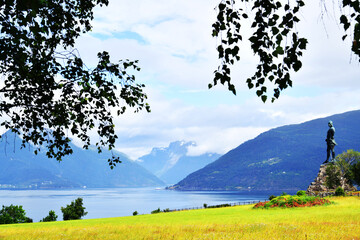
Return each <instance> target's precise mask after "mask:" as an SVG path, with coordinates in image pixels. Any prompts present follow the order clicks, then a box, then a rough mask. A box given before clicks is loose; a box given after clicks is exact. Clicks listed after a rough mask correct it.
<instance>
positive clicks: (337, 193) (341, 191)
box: [335, 187, 345, 196]
mask: <svg viewBox="0 0 360 240" xmlns="http://www.w3.org/2000/svg"><path fill="white" fill-rule="evenodd" d="M335 196H345V191H344V189H343V188H342V187H338V188H336V190H335Z"/></svg>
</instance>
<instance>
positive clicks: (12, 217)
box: [0, 204, 32, 224]
mask: <svg viewBox="0 0 360 240" xmlns="http://www.w3.org/2000/svg"><path fill="white" fill-rule="evenodd" d="M28 222H32V219H31V218H28V217H26V213H25V210H24V209H23V208H22V206H17V205H12V204H11V205H10V206H4V205H3V206H2V209H1V210H0V224H12V223H28Z"/></svg>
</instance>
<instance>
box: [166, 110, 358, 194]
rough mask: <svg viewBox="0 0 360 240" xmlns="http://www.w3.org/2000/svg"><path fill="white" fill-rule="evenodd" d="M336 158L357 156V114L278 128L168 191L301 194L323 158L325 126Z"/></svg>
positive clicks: (354, 112)
mask: <svg viewBox="0 0 360 240" xmlns="http://www.w3.org/2000/svg"><path fill="white" fill-rule="evenodd" d="M329 120H332V121H333V123H334V127H335V129H336V133H335V140H336V142H337V144H338V145H337V146H336V147H335V152H336V154H340V153H342V152H343V151H346V150H347V149H354V150H356V151H360V111H359V110H358V111H351V112H346V113H343V114H337V115H333V116H329V117H326V118H321V119H316V120H312V121H308V122H305V123H301V124H296V125H288V126H283V127H278V128H275V129H272V130H269V131H267V132H264V133H262V134H260V135H259V136H257V137H256V138H255V139H252V140H250V141H247V142H245V143H243V144H241V145H240V146H238V147H237V148H235V149H233V150H231V151H229V152H228V153H226V154H225V155H223V156H222V157H220V158H219V159H218V160H217V161H215V162H213V163H211V164H209V165H207V166H206V167H204V168H202V169H200V170H198V171H196V172H194V173H192V174H190V175H189V176H187V177H186V178H185V179H183V180H182V181H180V182H179V183H178V184H176V185H174V186H173V187H172V188H175V189H179V190H260V191H265V190H282V191H296V190H300V189H302V190H305V189H306V188H307V186H308V185H309V184H310V183H311V182H312V181H313V180H314V178H315V177H316V174H317V172H318V171H319V167H320V165H321V164H322V163H323V162H324V161H325V159H326V142H325V138H326V133H327V130H328V129H329V127H328V125H327V123H328V121H329Z"/></svg>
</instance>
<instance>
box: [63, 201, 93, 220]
mask: <svg viewBox="0 0 360 240" xmlns="http://www.w3.org/2000/svg"><path fill="white" fill-rule="evenodd" d="M61 212H62V213H63V219H64V220H75V219H81V218H82V217H83V216H85V215H86V214H87V212H85V207H83V199H82V198H77V199H75V201H72V202H71V204H70V205H66V207H61Z"/></svg>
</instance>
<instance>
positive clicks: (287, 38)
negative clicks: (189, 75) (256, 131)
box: [209, 0, 360, 102]
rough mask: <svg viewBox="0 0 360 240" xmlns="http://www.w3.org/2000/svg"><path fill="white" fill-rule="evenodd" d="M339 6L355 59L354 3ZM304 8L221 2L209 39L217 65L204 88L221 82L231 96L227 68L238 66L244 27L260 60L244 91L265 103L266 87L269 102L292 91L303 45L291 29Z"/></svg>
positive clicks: (261, 0)
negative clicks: (212, 39) (250, 91)
mask: <svg viewBox="0 0 360 240" xmlns="http://www.w3.org/2000/svg"><path fill="white" fill-rule="evenodd" d="M340 2H342V6H341V5H340V8H341V10H343V11H342V13H341V14H342V15H341V17H340V23H341V24H343V27H344V30H345V32H346V33H347V34H348V32H349V31H350V30H351V29H353V34H351V35H352V36H353V43H352V46H351V50H352V52H353V53H354V54H356V55H358V56H360V24H359V23H360V7H359V6H360V4H359V0H355V1H351V0H342V1H340ZM304 6H305V1H303V0H294V1H271V0H253V1H250V0H221V1H220V3H219V5H218V6H217V8H216V9H217V11H218V15H217V19H216V21H215V23H214V24H213V25H212V27H213V32H212V36H213V37H216V38H219V40H220V41H219V44H218V47H217V51H218V55H219V59H220V61H221V62H220V64H219V67H218V69H217V70H216V71H215V72H214V73H215V76H214V81H213V83H212V84H209V88H211V87H212V86H213V85H217V84H218V82H220V83H221V84H227V86H228V89H229V91H231V92H233V93H234V94H236V90H235V86H234V84H233V83H232V81H231V69H230V67H231V66H232V65H234V64H235V62H237V61H240V56H241V55H240V50H241V47H242V45H241V42H242V41H243V40H244V39H243V37H244V30H243V29H244V27H243V25H244V24H246V23H247V22H250V23H251V29H252V30H253V31H252V35H251V37H250V38H249V39H248V41H249V43H250V45H251V49H252V51H253V52H254V54H255V55H256V56H257V57H258V59H259V63H258V66H257V70H256V72H255V74H254V75H253V76H252V77H249V78H248V79H247V80H246V82H247V85H248V87H249V89H252V88H255V89H256V94H257V96H258V97H261V99H262V101H263V102H266V100H267V99H268V96H269V95H268V93H267V90H268V89H267V85H269V83H272V84H273V85H274V89H273V93H272V94H271V93H270V94H271V95H272V98H271V101H272V102H273V101H274V100H275V99H277V98H279V96H280V92H281V91H283V90H284V89H286V88H288V87H292V80H291V72H297V71H299V70H300V68H301V67H302V62H301V57H302V55H303V52H304V50H306V47H307V44H308V41H307V39H306V38H303V37H301V36H300V34H299V33H298V31H297V29H296V24H297V23H298V22H300V18H301V10H302V8H303V7H304ZM345 13H346V14H345ZM347 34H345V35H344V36H343V40H345V38H346V37H347ZM271 95H270V96H271Z"/></svg>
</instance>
